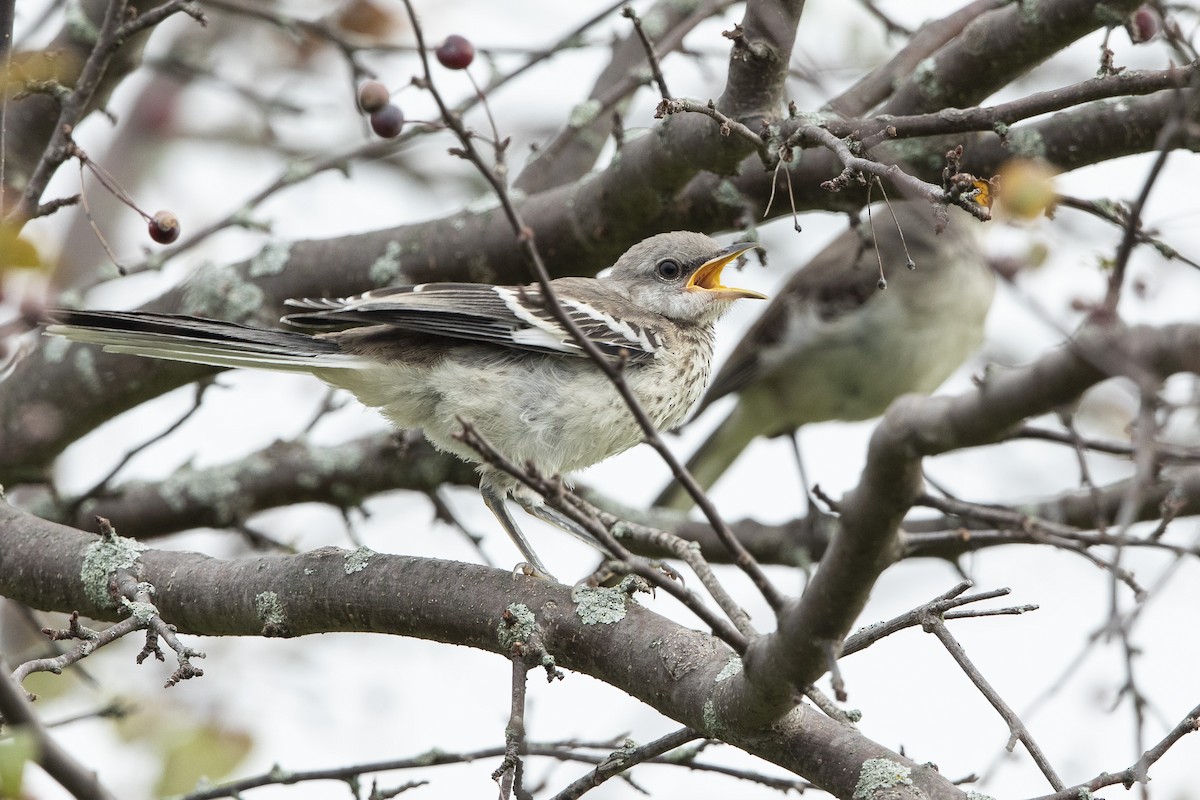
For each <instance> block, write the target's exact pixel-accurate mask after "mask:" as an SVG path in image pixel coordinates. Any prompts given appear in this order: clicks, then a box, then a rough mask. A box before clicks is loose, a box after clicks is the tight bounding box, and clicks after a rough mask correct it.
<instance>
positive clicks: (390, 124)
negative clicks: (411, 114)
mask: <svg viewBox="0 0 1200 800" xmlns="http://www.w3.org/2000/svg"><path fill="white" fill-rule="evenodd" d="M402 127H404V112H403V111H401V110H400V107H399V106H394V105H392V104H391V103H388V104H386V105H385V106H384V107H383V108H381V109H379V110H378V111H375V112H373V113H372V114H371V130H373V131H375V133H377V134H379V135H380V136H382V137H383V138H384V139H395V138H396V137H397V136H399V135H400V129H401V128H402Z"/></svg>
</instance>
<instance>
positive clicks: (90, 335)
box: [46, 309, 361, 372]
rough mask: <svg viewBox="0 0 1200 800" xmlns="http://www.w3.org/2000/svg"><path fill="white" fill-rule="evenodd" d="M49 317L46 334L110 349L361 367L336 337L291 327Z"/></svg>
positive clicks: (275, 366)
mask: <svg viewBox="0 0 1200 800" xmlns="http://www.w3.org/2000/svg"><path fill="white" fill-rule="evenodd" d="M48 317H49V320H50V324H49V325H48V326H47V327H46V333H48V334H51V335H54V336H62V337H65V338H67V339H70V340H71V341H74V342H83V343H87V344H98V345H101V346H103V347H104V349H105V350H107V351H108V352H111V353H132V354H133V355H139V356H148V357H150V358H161V359H166V360H168V361H186V362H188V363H191V364H207V365H209V366H213V367H246V368H250V369H269V370H278V371H282V372H312V371H313V370H316V369H329V368H333V369H336V368H343V369H347V368H349V369H353V368H355V367H358V366H361V361H360V360H359V359H358V358H357V357H355V356H353V355H351V354H349V353H345V352H343V351H342V348H341V347H340V346H339V345H338V343H337V342H335V341H332V340H330V339H324V338H319V337H315V336H311V335H309V334H306V333H299V332H294V331H276V330H268V329H265V328H252V327H250V326H248V325H239V324H237V323H235V322H222V321H220V320H212V319H203V318H201V317H189V316H184V315H182V314H156V313H151V312H144V311H71V310H65V309H55V310H52V311H50V312H49V313H48Z"/></svg>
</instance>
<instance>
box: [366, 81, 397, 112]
mask: <svg viewBox="0 0 1200 800" xmlns="http://www.w3.org/2000/svg"><path fill="white" fill-rule="evenodd" d="M390 99H392V96H391V92H389V91H388V90H387V87H386V86H384V85H383V84H382V83H380V82H379V81H366V82H364V83H363V85H362V86H360V87H358V107H359V108H361V109H362V110H363V111H365V112H366V113H368V114H374V113H375V112H376V111H378V110H379V109H381V108H383V107H384V106H386V105H387V104H388V100H390Z"/></svg>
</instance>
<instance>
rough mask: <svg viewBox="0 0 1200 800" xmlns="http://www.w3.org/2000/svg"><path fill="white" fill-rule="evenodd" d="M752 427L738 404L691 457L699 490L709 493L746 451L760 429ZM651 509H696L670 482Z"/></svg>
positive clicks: (678, 486) (690, 465)
mask: <svg viewBox="0 0 1200 800" xmlns="http://www.w3.org/2000/svg"><path fill="white" fill-rule="evenodd" d="M752 423H753V420H749V419H747V412H746V405H745V404H744V403H740V402H739V403H738V404H737V406H735V407H734V409H733V411H731V412H730V413H729V416H727V417H725V419H724V420H722V421H721V424H719V425H718V426H717V427H716V429H714V430H713V432H712V433H710V434H709V436H708V438H707V439H705V440H704V444H702V445H700V448H699V449H698V450H696V452H695V453H693V454H692V457H691V458H689V459H688V462H687V469H688V472H690V473H692V477H693V478H695V479H696V482H697V483H699V484H700V488H702V489H705V490H708V489H709V488H710V487H711V486H712V485H713V484H714V483H716V482H717V479H718V478H720V477H721V476H722V475H724V474H725V470H727V469H729V467H730V466H731V465H732V464H733V462H734V461H736V460H737V457H738V456H739V455H741V453H742V451H743V450H745V449H746V445H748V444H750V442H751V441H753V440H754V437H755V436H757V435H758V433H759V430H760V428H761V426H756V425H754V424H752ZM654 505H656V506H660V507H663V508H673V509H675V510H677V511H686V510H688V509H689V508H691V507H692V506H693V505H695V501H693V500H692V496H691V495H690V494H688V493H687V490H686V489H684V488H683V486H682V485H681V484H680V483H679V482H678V481H674V480H673V481H671V483H670V484H668V485H667V487H666V488H665V489H663V490H662V492H661V493H660V494H659V495H658V499H656V500H655V501H654Z"/></svg>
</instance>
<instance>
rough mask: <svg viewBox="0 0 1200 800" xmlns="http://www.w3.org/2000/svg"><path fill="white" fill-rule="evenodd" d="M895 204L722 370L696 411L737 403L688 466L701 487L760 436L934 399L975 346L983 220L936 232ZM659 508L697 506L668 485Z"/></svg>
mask: <svg viewBox="0 0 1200 800" xmlns="http://www.w3.org/2000/svg"><path fill="white" fill-rule="evenodd" d="M891 208H892V211H889V209H888V206H886V205H879V206H876V207H874V208H873V209H872V212H871V218H872V220H873V222H871V223H868V220H867V215H865V214H864V215H863V221H862V224H861V225H859V226H856V227H853V228H851V229H850V230H847V231H845V232H844V233H842V234H841V235H839V236H838V237H837V238H836V239H834V240H833V241H832V242H831V243H830V244H829V245H828V246H827V247H825V249H824V250H822V251H821V252H820V253H818V254H817V255H816V256H815V257H814V258H813V259H812V261H811V262H809V264H808V265H807V266H806V267H804V268H803V269H800V270H799V271H797V272H796V273H795V274H794V275H793V276H792V277H791V279H790V280H789V281H788V282H787V283H786V284H785V285H784V287H783V288H782V289H781V290H780V291H779V293H778V294H777V295H776V296H775V298H774V300H773V301H772V302H771V304H770V306H768V307H767V310H766V311H765V312H764V313H763V315H762V316H761V317H760V318H759V319H758V320H757V321H756V322H755V323H754V324H753V325H752V326H751V327H750V329H749V330H748V331H747V333H746V335H745V337H744V338H743V339H742V341H741V342H740V343H739V344H738V346H737V347H736V348H735V349H734V351H733V353H732V354H731V355H730V356H729V359H728V360H727V361H726V362H725V364H724V365H723V366H722V368H721V370H720V371H719V372H718V373H717V376H716V378H714V379H713V382H712V385H711V386H710V387H709V389H708V392H707V394H706V395H705V396H704V398H703V400H702V401H701V403H700V405H699V406H698V407H697V411H696V414H697V415H699V414H701V413H703V412H704V411H705V410H706V409H707V408H708V407H709V406H710V405H711V404H712V403H714V402H715V401H717V400H719V399H720V398H722V397H725V396H726V395H729V394H736V395H737V396H738V398H737V404H736V405H735V406H734V407H733V410H732V411H730V412H729V413H728V415H727V416H726V417H725V419H724V420H723V421H722V422H721V423H720V424H718V425H717V426H716V428H715V429H714V430H713V432H712V433H711V434H710V435H709V437H708V439H707V440H705V442H704V443H703V444H702V445H700V448H699V449H698V450H697V451H696V452H695V454H693V455H692V457H691V459H689V461H688V463H687V467H688V470H689V471H690V472H691V473H692V475H693V476H694V477H695V478H696V480H697V481H698V482H699V484H700V486H701V487H702V488H704V489H708V488H710V487H711V486H712V485H713V484H714V483H716V481H717V480H718V479H719V478H720V477H721V475H723V474H724V473H725V471H726V470H727V469H728V468H729V467H730V466H731V465H732V464H733V462H734V461H735V460H736V459H737V457H738V456H739V455H740V454H741V452H742V451H743V450H744V449H745V448H746V446H747V445H749V444H750V442H751V441H753V440H754V439H755V438H756V437H758V436H783V435H788V434H792V433H794V432H795V431H796V429H798V428H799V427H800V426H802V425H804V424H806V423H809V422H821V421H825V420H846V421H853V420H862V419H869V418H871V417H875V416H879V415H880V414H882V413H883V412H884V410H886V409H887V407H888V405H889V404H890V403H891V402H892V401H893V400H894V399H895V398H897V397H899V396H900V395H902V394H906V393H909V392H919V393H923V394H926V393H929V392H932V391H933V390H935V389H936V388H937V387H938V386H939V385H940V384H941V383H942V382H943V381H944V380H945V379H946V378H947V377H948V376H949V375H950V373H952V372H953V371H954V370H955V369H957V368H958V366H959V365H961V364H962V363H963V361H964V360H966V358H967V357H968V356H969V355H971V353H973V352H974V351H975V350H976V349H977V348H978V347H979V345H980V344H981V343H982V341H983V324H984V320H985V318H986V317H987V312H988V309H989V308H990V307H991V302H992V294H993V290H994V284H995V281H994V276H993V274H992V270H991V268H990V267H989V266H988V263H987V260H986V258H985V256H984V253H983V251H982V249H981V247H980V245H979V242H978V236H977V231H978V226H979V225H980V223H979V221H977V220H975V219H973V218H971V217H970V216H969V215H968V214H967V213H966V212H964V211H961V210H960V209H957V208H954V207H951V208H950V209H949V216H950V219H949V222H948V224H947V226H946V228H945V230H943V231H942V232H941V233H940V234H938V233H937V232H936V227H935V216H934V208H933V207H932V206H931V205H930V204H929V203H927V202H924V201H906V202H900V203H893V204H892V205H891ZM893 213H894V214H895V217H894V219H893ZM909 258H911V260H912V262H913V263H915V268H912V269H906V268H905V266H906V264H907V263H908V260H909ZM881 263H882V270H883V272H884V274H885V275H886V288H881V276H880V270H881ZM806 488H807V487H806ZM655 504H656V505H658V506H664V507H668V508H675V509H680V510H683V509H687V508H690V507H691V506H692V504H693V500H692V498H691V496H690V495H688V493H687V492H686V491H685V490H684V489H683V487H682V486H681V485H679V484H678V483H677V482H672V483H671V484H670V485H669V486H667V488H666V489H664V490H663V492H662V493H661V494H660V495H659V497H658V499H657V500H656V501H655Z"/></svg>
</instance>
